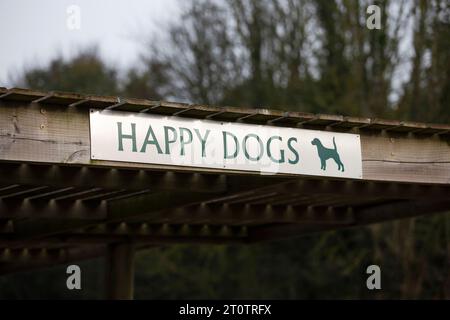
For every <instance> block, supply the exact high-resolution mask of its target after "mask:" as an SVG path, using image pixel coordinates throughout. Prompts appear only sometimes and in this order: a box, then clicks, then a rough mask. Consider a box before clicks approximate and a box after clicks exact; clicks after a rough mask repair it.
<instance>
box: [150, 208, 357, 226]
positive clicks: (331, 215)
mask: <svg viewBox="0 0 450 320" xmlns="http://www.w3.org/2000/svg"><path fill="white" fill-rule="evenodd" d="M146 219H147V222H149V223H164V222H166V223H186V224H204V223H207V224H217V225H226V224H242V225H245V224H248V223H257V224H267V223H306V224H308V223H313V224H314V223H332V224H349V223H352V222H353V216H352V212H351V210H348V209H347V208H332V207H311V206H299V207H294V206H270V205H245V204H236V205H228V204H218V205H217V204H215V205H214V204H207V205H205V204H196V205H192V206H183V207H179V208H176V209H172V210H161V211H159V212H155V213H153V214H149V215H147V216H146Z"/></svg>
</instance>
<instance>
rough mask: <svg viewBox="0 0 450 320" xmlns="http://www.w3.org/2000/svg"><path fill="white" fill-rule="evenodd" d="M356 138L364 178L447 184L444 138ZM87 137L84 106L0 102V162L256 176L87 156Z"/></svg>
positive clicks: (449, 144) (449, 147) (376, 134)
mask: <svg viewBox="0 0 450 320" xmlns="http://www.w3.org/2000/svg"><path fill="white" fill-rule="evenodd" d="M360 136H361V145H362V159H363V179H364V180H376V181H393V182H412V183H434V184H447V185H448V184H450V141H449V138H448V136H439V135H414V134H411V133H399V132H386V131H361V132H360ZM89 139H90V138H89V113H88V109H87V108H77V107H64V108H62V107H61V106H57V105H49V104H46V105H39V104H37V103H28V102H19V101H0V161H19V162H37V163H40V162H43V163H51V164H75V165H91V166H100V167H115V168H142V169H151V170H163V171H164V170H174V171H181V172H183V171H184V172H186V171H187V172H192V171H194V172H205V173H210V172H215V173H234V174H244V175H258V173H255V172H242V171H230V170H226V171H224V170H220V169H207V168H190V167H173V166H167V165H152V164H139V163H128V162H114V161H99V160H91V159H90V140H89ZM282 176H292V175H287V174H283V175H282Z"/></svg>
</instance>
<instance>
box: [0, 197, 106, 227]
mask: <svg viewBox="0 0 450 320" xmlns="http://www.w3.org/2000/svg"><path fill="white" fill-rule="evenodd" d="M106 216H107V208H106V202H105V201H99V202H83V201H54V200H50V201H45V200H44V201H41V200H6V199H5V200H1V199H0V218H11V219H19V218H25V217H28V218H57V219H61V220H64V219H67V220H70V219H88V220H93V219H94V220H98V219H104V218H106ZM30 223H32V224H33V223H35V221H34V222H30ZM18 225H19V229H18V230H16V231H18V232H20V229H21V228H20V222H18ZM36 226H37V224H36Z"/></svg>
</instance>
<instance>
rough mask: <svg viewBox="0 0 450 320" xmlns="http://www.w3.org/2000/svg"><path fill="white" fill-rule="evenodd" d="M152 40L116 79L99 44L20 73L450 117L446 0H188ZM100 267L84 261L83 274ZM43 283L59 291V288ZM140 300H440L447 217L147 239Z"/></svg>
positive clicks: (107, 86) (2, 283) (56, 86)
mask: <svg viewBox="0 0 450 320" xmlns="http://www.w3.org/2000/svg"><path fill="white" fill-rule="evenodd" d="M370 4H377V5H379V6H380V7H381V10H382V15H381V17H382V21H381V25H382V28H381V30H369V29H367V28H366V27H365V23H366V18H367V15H366V8H367V6H368V5H370ZM152 40H153V41H152V43H153V44H154V43H158V44H159V45H157V46H156V45H151V46H149V47H148V48H146V49H145V51H144V53H143V55H142V61H141V62H142V66H141V67H136V68H133V69H131V70H129V71H128V72H127V73H126V74H124V75H123V76H121V77H120V76H119V75H118V71H117V70H115V69H114V67H113V66H109V65H106V64H105V63H104V62H102V60H101V58H100V56H99V55H98V54H97V52H96V50H95V49H87V50H85V51H83V52H81V53H80V54H78V55H76V56H74V57H73V58H71V59H68V60H65V59H63V58H62V57H55V58H54V59H53V60H52V61H51V62H50V63H49V64H48V66H46V67H43V68H35V69H31V70H27V71H26V72H25V73H24V74H22V75H19V76H18V77H17V80H16V83H17V85H18V86H22V87H28V88H33V89H42V90H63V91H78V92H81V93H96V94H110V95H116V94H117V95H121V96H129V97H136V98H150V99H168V100H177V101H186V102H193V103H204V104H213V105H232V106H245V107H265V108H272V109H282V110H286V111H305V112H315V113H332V114H333V113H335V114H343V115H353V116H370V117H384V118H395V119H400V120H412V121H429V122H442V123H447V124H448V123H449V121H450V97H449V92H450V84H449V83H450V79H449V76H450V61H449V60H450V3H449V2H448V1H447V0H400V1H392V0H386V1H370V0H248V1H238V0H227V1H213V0H195V1H192V2H189V3H187V6H186V7H185V10H184V12H183V14H182V16H181V17H180V19H178V20H176V21H173V22H172V23H171V24H170V25H169V26H168V27H167V30H166V32H165V33H164V34H162V35H153V38H152ZM99 264H101V263H100V262H98V261H96V262H93V263H91V264H90V265H89V264H88V266H89V267H86V268H88V270H91V271H89V272H90V274H91V276H92V274H95V271H92V269H96V267H95V266H98V265H99ZM369 264H379V265H380V266H381V269H382V288H383V290H381V291H380V292H375V293H374V292H370V291H368V290H367V289H366V287H365V279H366V274H365V268H366V267H367V265H369ZM55 270H59V269H57V268H56V269H55ZM58 272H59V273H58V274H61V277H64V276H65V274H64V271H58ZM56 273H57V272H56V271H54V272H53V273H50V274H53V275H55V274H56ZM33 274H37V272H36V273H33ZM24 279H26V280H24ZM32 279H34V278H33V277H32V275H30V274H28V275H26V274H25V275H12V276H9V277H6V278H0V288H3V289H0V297H1V296H2V295H3V296H13V297H14V296H16V297H39V296H41V295H43V293H42V288H39V290H36V291H33V290H31V291H30V289H28V291H26V290H25V289H24V290H20V289H15V291H14V290H12V289H11V288H12V286H13V284H14V283H20V281H28V282H29V283H32V282H33V280H32ZM62 283H64V281H63V282H62ZM94 283H95V281H94ZM28 287H29V285H28ZM5 288H10V289H9V291H8V289H5ZM96 288H97V286H92V287H88V288H87V289H86V290H85V292H84V294H83V296H84V297H98V298H101V297H102V295H103V292H98V291H96ZM48 291H49V292H48V294H49V295H51V296H54V297H65V298H67V295H66V294H65V293H63V292H61V293H58V292H60V291H59V290H56V289H55V290H53V291H52V290H51V289H50V288H49V289H48ZM63 291H64V290H63ZM77 297H79V296H77ZM136 297H137V298H280V299H282V298H419V297H421V298H447V299H448V298H450V215H449V214H444V215H439V216H430V217H421V218H415V219H407V220H402V221H395V222H388V223H383V224H378V225H374V226H370V227H366V228H358V229H350V230H343V231H335V232H327V233H323V234H313V235H307V236H304V237H300V238H296V239H291V240H283V241H278V242H273V243H265V244H258V245H251V246H243V247H238V246H186V245H177V246H171V247H164V248H154V249H150V250H148V251H145V252H142V253H140V254H139V256H138V261H137V271H136Z"/></svg>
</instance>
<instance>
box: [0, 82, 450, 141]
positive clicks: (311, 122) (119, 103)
mask: <svg viewBox="0 0 450 320" xmlns="http://www.w3.org/2000/svg"><path fill="white" fill-rule="evenodd" d="M0 100H13V101H25V102H35V103H42V104H53V105H60V106H64V107H77V108H84V107H86V108H101V109H110V110H112V109H113V110H121V111H130V112H142V113H155V114H165V115H177V116H183V117H191V118H200V119H205V118H206V119H211V120H221V121H230V122H248V123H258V124H270V125H277V126H287V127H304V128H321V129H331V128H333V130H337V131H340V130H343V131H346V130H386V131H393V132H404V133H417V134H438V135H450V125H447V124H429V123H420V122H410V121H399V120H386V119H378V118H367V117H349V116H342V115H327V114H313V113H305V112H283V111H280V110H271V109H262V108H256V109H252V108H236V107H216V106H207V105H200V104H188V103H178V102H168V101H155V100H147V99H134V98H121V97H117V96H100V95H85V94H78V93H73V92H57V91H51V92H42V91H36V90H30V89H22V88H10V89H7V88H3V87H0Z"/></svg>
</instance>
